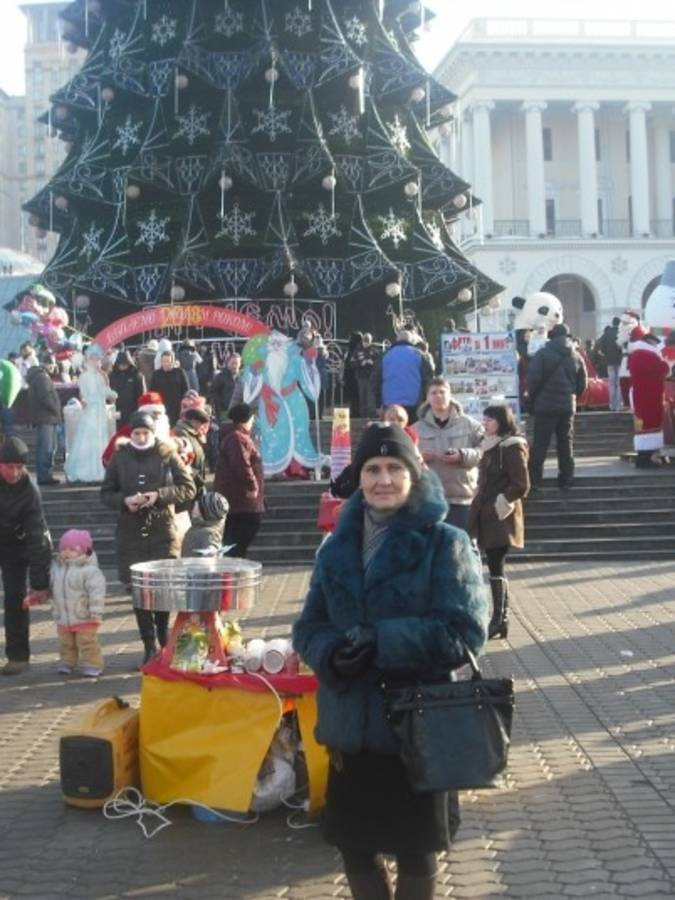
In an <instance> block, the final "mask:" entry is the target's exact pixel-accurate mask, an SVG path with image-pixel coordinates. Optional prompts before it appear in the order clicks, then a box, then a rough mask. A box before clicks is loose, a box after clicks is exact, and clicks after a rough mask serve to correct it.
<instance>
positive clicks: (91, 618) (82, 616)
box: [50, 528, 106, 678]
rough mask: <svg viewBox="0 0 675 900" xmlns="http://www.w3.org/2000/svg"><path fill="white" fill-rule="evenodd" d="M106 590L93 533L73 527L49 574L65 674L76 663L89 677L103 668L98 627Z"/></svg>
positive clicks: (61, 663) (68, 532)
mask: <svg viewBox="0 0 675 900" xmlns="http://www.w3.org/2000/svg"><path fill="white" fill-rule="evenodd" d="M105 592H106V584H105V576H104V574H103V572H101V570H100V569H99V567H98V561H97V559H96V554H95V553H94V545H93V541H92V539H91V535H90V534H89V532H88V531H79V530H78V529H76V528H71V529H70V531H66V532H65V534H64V535H62V537H61V540H60V541H59V552H58V554H57V555H56V557H55V558H54V560H53V562H52V567H51V577H50V593H51V597H52V605H53V609H54V619H55V620H56V627H57V629H58V633H59V657H60V659H59V665H58V668H57V671H58V672H60V673H61V674H62V675H70V674H71V673H72V672H73V671H74V669H75V667H76V666H77V667H79V669H80V671H81V672H82V674H83V675H85V676H87V677H88V678H96V677H97V676H98V675H100V674H101V672H102V671H103V652H102V650H101V644H100V642H99V638H98V630H99V628H100V627H101V621H102V619H103V604H104V602H105Z"/></svg>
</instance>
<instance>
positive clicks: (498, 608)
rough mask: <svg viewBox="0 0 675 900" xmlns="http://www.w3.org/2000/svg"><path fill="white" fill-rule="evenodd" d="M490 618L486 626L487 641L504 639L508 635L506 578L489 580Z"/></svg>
mask: <svg viewBox="0 0 675 900" xmlns="http://www.w3.org/2000/svg"><path fill="white" fill-rule="evenodd" d="M490 591H491V592H492V618H491V619H490V624H489V625H488V639H491V638H494V637H500V638H505V637H506V636H507V635H508V633H509V594H508V585H507V582H506V578H501V577H499V578H490Z"/></svg>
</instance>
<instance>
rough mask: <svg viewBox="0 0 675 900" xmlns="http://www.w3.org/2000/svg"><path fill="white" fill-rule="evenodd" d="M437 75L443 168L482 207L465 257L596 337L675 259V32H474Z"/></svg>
mask: <svg viewBox="0 0 675 900" xmlns="http://www.w3.org/2000/svg"><path fill="white" fill-rule="evenodd" d="M434 74H435V76H436V77H437V78H438V79H439V81H441V82H442V83H443V84H445V85H446V86H447V87H448V88H450V90H452V91H453V92H454V93H455V94H456V95H457V97H458V100H457V103H456V118H455V123H454V125H453V126H452V127H451V128H447V127H446V128H445V129H444V133H443V134H441V135H439V137H438V140H439V152H440V153H441V156H442V158H443V159H444V161H445V162H446V163H447V164H448V165H449V166H450V167H451V168H452V169H453V170H454V171H456V172H457V173H458V174H460V175H462V176H463V177H465V178H466V179H467V180H468V181H469V182H470V183H471V184H472V185H473V191H474V193H475V195H476V196H477V197H479V198H480V199H481V201H482V202H481V205H480V206H479V207H477V208H476V209H473V210H470V211H469V214H468V215H467V217H465V221H463V222H462V223H461V224H460V225H459V226H458V228H459V232H460V233H459V234H458V238H459V239H460V240H461V242H462V246H463V249H464V252H465V253H466V254H467V256H469V258H470V259H471V260H472V262H474V263H475V264H476V265H477V266H478V267H479V268H480V269H482V270H483V271H484V272H486V274H488V275H490V276H492V277H493V278H495V279H496V280H497V281H500V282H501V283H502V284H504V285H506V288H507V291H506V295H505V302H504V304H503V305H502V308H501V309H500V310H499V311H498V312H496V313H494V314H491V315H489V316H481V320H482V323H481V324H482V327H483V328H484V329H486V328H490V327H498V326H501V325H504V324H505V323H506V321H507V315H508V306H509V304H510V299H511V297H512V296H514V295H525V294H528V293H531V292H533V291H537V290H549V291H551V292H552V293H554V294H556V295H557V296H558V297H560V299H561V300H562V302H563V305H564V308H565V314H566V318H567V321H568V324H569V325H570V327H571V329H572V331H573V332H574V333H575V334H576V335H578V336H579V337H582V338H589V337H595V336H596V335H598V334H600V333H601V332H602V328H603V327H604V326H605V325H606V324H608V323H609V321H610V320H611V318H612V317H613V316H615V315H618V314H620V312H621V311H622V310H623V309H625V308H626V307H635V308H640V307H641V306H643V305H644V303H645V302H646V300H647V297H648V296H649V294H650V292H651V291H652V290H653V288H654V287H655V286H656V284H657V283H658V280H659V278H660V275H661V273H662V271H663V267H664V265H665V263H666V261H667V260H668V259H670V258H672V257H675V240H674V234H675V231H674V226H675V194H674V187H673V186H674V183H675V182H674V177H673V176H674V172H673V166H674V165H675V21H671V22H658V23H654V22H652V23H637V22H624V21H612V22H589V21H583V22H582V21H572V20H570V21H558V20H556V21H546V20H531V19H475V20H473V21H472V22H471V24H470V25H469V26H468V28H467V29H466V31H465V32H464V33H463V34H462V36H461V37H460V38H459V40H458V41H457V42H456V43H455V44H454V46H452V47H451V49H450V50H449V51H448V53H447V54H446V56H445V58H444V59H443V61H442V62H441V63H440V65H439V66H438V67H437V69H436V72H435V73H434Z"/></svg>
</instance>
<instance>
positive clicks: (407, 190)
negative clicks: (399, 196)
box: [403, 181, 420, 197]
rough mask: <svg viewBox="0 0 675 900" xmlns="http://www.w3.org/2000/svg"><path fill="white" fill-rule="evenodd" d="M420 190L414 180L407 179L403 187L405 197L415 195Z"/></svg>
mask: <svg viewBox="0 0 675 900" xmlns="http://www.w3.org/2000/svg"><path fill="white" fill-rule="evenodd" d="M419 192H420V186H419V184H418V183H417V182H416V181H409V182H408V183H407V184H406V186H405V187H404V188H403V193H404V194H405V195H406V197H416V196H417V195H418V194H419Z"/></svg>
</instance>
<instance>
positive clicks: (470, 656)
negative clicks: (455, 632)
mask: <svg viewBox="0 0 675 900" xmlns="http://www.w3.org/2000/svg"><path fill="white" fill-rule="evenodd" d="M462 644H463V645H464V655H465V656H466V661H467V662H468V664H469V665H470V666H471V673H472V674H471V680H472V681H482V679H483V673H482V672H481V670H480V666H479V665H478V660H477V659H476V655H475V653H474V652H473V651H472V650H469V648H468V646H467V645H466V643H465V642H464V641H462Z"/></svg>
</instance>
